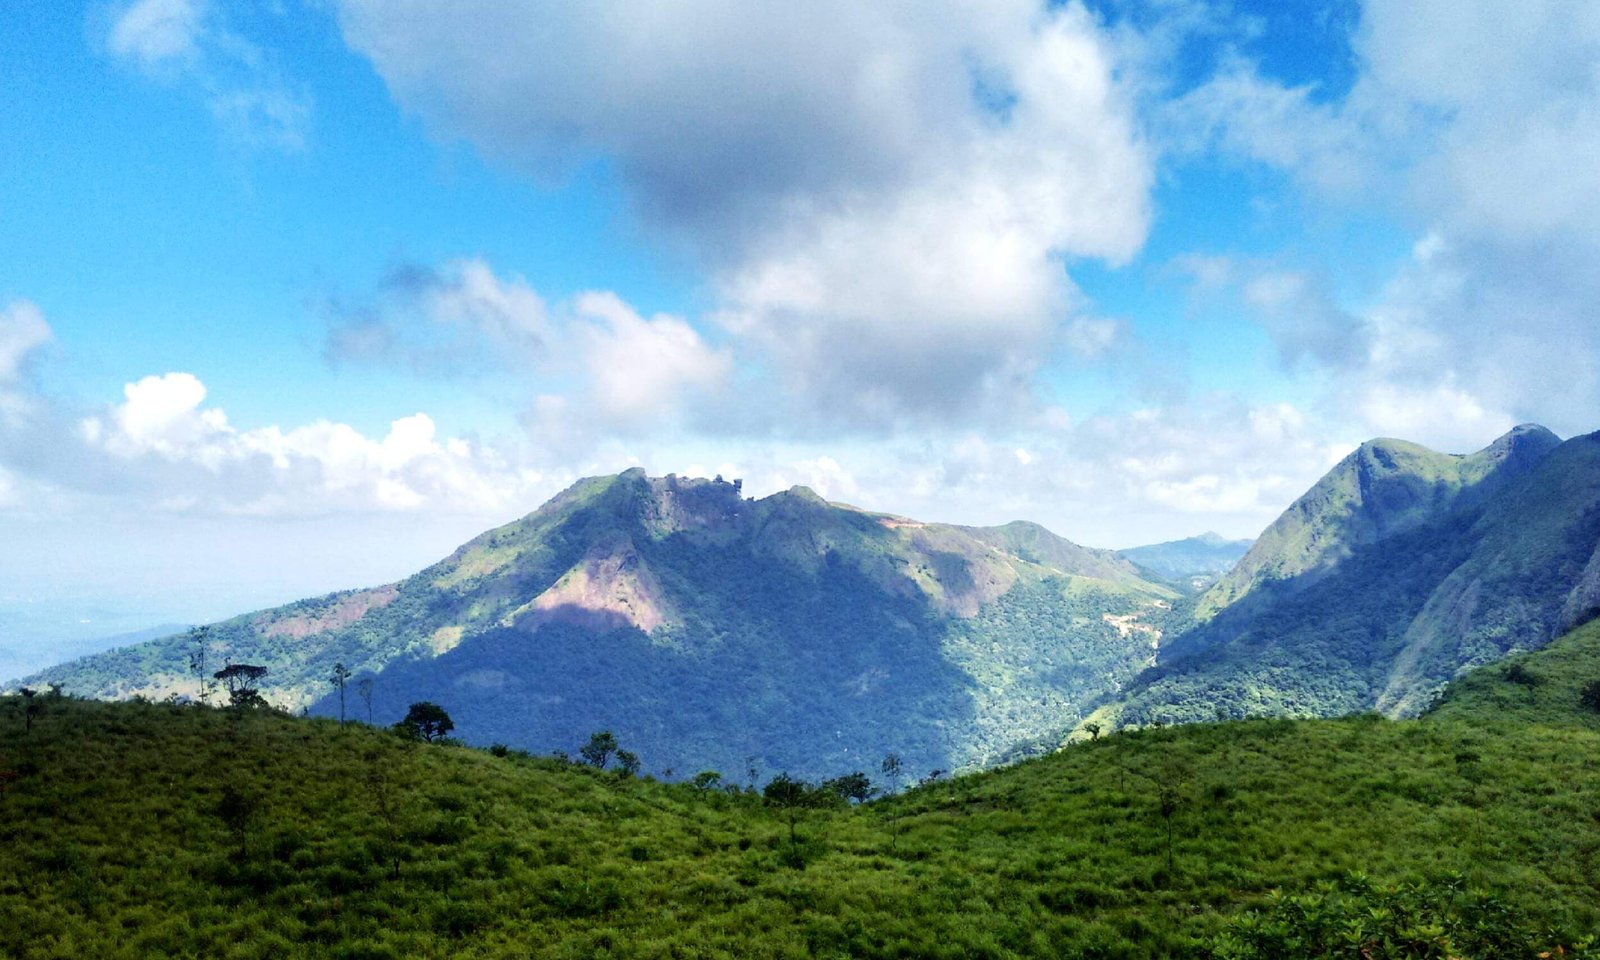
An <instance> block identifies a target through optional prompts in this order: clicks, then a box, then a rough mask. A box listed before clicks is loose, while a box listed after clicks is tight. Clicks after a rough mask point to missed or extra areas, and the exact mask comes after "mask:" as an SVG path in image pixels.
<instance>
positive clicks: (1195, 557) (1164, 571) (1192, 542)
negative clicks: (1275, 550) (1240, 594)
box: [1117, 532, 1255, 584]
mask: <svg viewBox="0 0 1600 960" xmlns="http://www.w3.org/2000/svg"><path fill="white" fill-rule="evenodd" d="M1253 543H1255V541H1254V540H1228V539H1225V538H1224V537H1222V536H1220V535H1219V534H1216V533H1211V532H1207V533H1202V534H1201V535H1200V536H1198V537H1188V538H1185V539H1183V540H1169V541H1167V542H1166V543H1153V544H1150V545H1148V546H1143V547H1129V548H1128V549H1126V550H1118V551H1117V553H1118V554H1119V555H1120V556H1122V557H1124V558H1125V559H1128V560H1132V561H1133V562H1134V563H1136V564H1138V565H1139V566H1141V567H1143V568H1145V569H1146V570H1149V571H1150V572H1152V573H1154V574H1157V575H1158V576H1162V577H1165V578H1166V579H1168V580H1174V581H1178V582H1183V583H1190V584H1193V583H1194V582H1195V581H1201V582H1202V584H1206V583H1210V582H1211V581H1214V580H1215V579H1216V578H1217V577H1219V576H1221V575H1222V574H1224V573H1227V572H1228V571H1229V570H1231V569H1233V565H1234V564H1236V563H1238V562H1239V558H1240V557H1243V556H1244V555H1245V552H1246V551H1248V550H1249V549H1250V545H1251V544H1253Z"/></svg>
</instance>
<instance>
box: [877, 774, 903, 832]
mask: <svg viewBox="0 0 1600 960" xmlns="http://www.w3.org/2000/svg"><path fill="white" fill-rule="evenodd" d="M878 769H880V770H882V771H883V776H884V778H885V779H886V780H888V781H889V794H890V796H893V795H894V794H897V793H899V792H900V777H901V776H902V775H903V774H904V769H903V767H902V766H901V763H900V754H898V753H888V754H885V755H884V757H883V763H882V764H880V765H879V767H878ZM899 846H900V809H899V807H897V806H896V807H890V808H889V849H891V850H894V849H897V848H898V847H899Z"/></svg>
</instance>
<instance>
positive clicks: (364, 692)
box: [356, 677, 372, 727]
mask: <svg viewBox="0 0 1600 960" xmlns="http://www.w3.org/2000/svg"><path fill="white" fill-rule="evenodd" d="M356 693H358V694H360V695H361V700H362V702H363V703H365V704H366V705H367V726H369V727H370V726H371V725H372V678H371V677H362V678H361V679H360V680H358V681H356Z"/></svg>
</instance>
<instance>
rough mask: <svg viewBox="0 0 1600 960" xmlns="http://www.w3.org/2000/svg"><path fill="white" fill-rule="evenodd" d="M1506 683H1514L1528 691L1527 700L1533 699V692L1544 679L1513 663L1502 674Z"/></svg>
mask: <svg viewBox="0 0 1600 960" xmlns="http://www.w3.org/2000/svg"><path fill="white" fill-rule="evenodd" d="M1503 676H1504V677H1505V680H1506V682H1507V683H1514V684H1517V685H1518V686H1520V687H1523V688H1524V689H1526V690H1527V691H1528V697H1529V699H1532V698H1533V695H1534V691H1535V690H1537V689H1538V688H1539V687H1540V686H1542V685H1543V684H1544V677H1543V676H1541V675H1539V674H1537V673H1534V672H1533V671H1532V670H1529V669H1528V668H1527V667H1524V666H1523V665H1522V664H1520V663H1513V664H1512V665H1511V666H1509V667H1507V668H1506V672H1505V673H1504V674H1503Z"/></svg>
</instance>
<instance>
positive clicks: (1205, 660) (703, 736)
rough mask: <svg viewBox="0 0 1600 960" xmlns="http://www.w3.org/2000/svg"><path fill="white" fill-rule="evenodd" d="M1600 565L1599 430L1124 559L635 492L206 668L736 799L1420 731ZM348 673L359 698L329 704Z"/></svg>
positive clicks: (67, 678)
mask: <svg viewBox="0 0 1600 960" xmlns="http://www.w3.org/2000/svg"><path fill="white" fill-rule="evenodd" d="M1597 545H1600V434H1593V435H1589V436H1584V437H1577V438H1574V439H1571V440H1568V441H1565V442H1562V441H1561V440H1560V439H1559V438H1557V437H1556V436H1555V435H1554V434H1552V433H1550V432H1549V431H1548V430H1545V429H1543V428H1541V427H1536V426H1531V425H1529V426H1522V427H1518V428H1516V429H1514V430H1512V431H1511V432H1510V433H1508V434H1506V435H1505V436H1504V437H1501V438H1500V439H1499V440H1497V441H1495V443H1493V444H1491V445H1490V446H1489V447H1487V448H1485V449H1484V450H1481V451H1478V452H1477V453H1473V454H1470V455H1464V456H1461V455H1451V454H1442V453H1437V452H1434V451H1431V450H1428V449H1426V448H1424V447H1421V446H1418V445H1416V444H1412V443H1407V442H1404V441H1399V440H1387V439H1384V440H1374V441H1370V442H1368V443H1366V444H1363V445H1362V446H1361V447H1360V448H1359V449H1357V450H1356V451H1354V452H1353V453H1351V454H1350V455H1349V456H1348V457H1346V458H1345V459H1344V460H1342V461H1341V462H1340V463H1339V464H1337V465H1336V466H1335V467H1334V468H1333V469H1332V470H1330V471H1329V473H1328V474H1327V475H1326V476H1324V477H1323V478H1322V479H1321V480H1319V481H1318V482H1317V483H1316V484H1315V485H1314V486H1313V487H1312V488H1311V489H1310V490H1309V491H1307V492H1306V494H1305V495H1303V496H1302V497H1300V498H1299V499H1298V500H1296V501H1295V503H1294V504H1292V505H1291V506H1290V507H1289V508H1288V509H1287V510H1286V511H1285V512H1284V513H1283V515H1282V516H1280V517H1279V518H1278V519H1277V520H1276V521H1275V522H1274V523H1273V524H1272V525H1271V526H1270V527H1268V528H1267V530H1266V531H1265V532H1263V534H1262V535H1261V537H1260V538H1259V539H1257V540H1256V541H1254V542H1253V543H1250V542H1248V541H1223V540H1221V538H1219V537H1215V536H1214V535H1213V536H1207V537H1200V538H1191V539H1190V540H1187V541H1174V542H1172V543H1167V544H1158V545H1155V546H1152V547H1144V548H1134V549H1132V550H1127V551H1122V552H1120V553H1118V552H1112V551H1106V550H1096V549H1091V548H1086V547H1082V546H1079V545H1077V544H1074V543H1072V542H1070V541H1068V540H1065V539H1063V538H1061V537H1058V536H1056V535H1054V534H1052V533H1051V532H1049V531H1048V530H1045V529H1044V528H1043V527H1040V526H1038V525H1035V524H1030V523H1023V522H1017V523H1011V524H1007V525H1004V526H1000V527H963V526H956V525H948V524H938V523H924V522H919V521H915V520H911V519H908V518H905V517H899V516H895V515H891V514H884V513H874V512H870V511H866V510H861V509H858V508H855V507H851V506H847V505H843V504H834V503H828V502H826V501H824V500H823V499H822V498H820V497H818V496H817V495H816V494H815V493H813V492H811V491H810V490H807V489H805V488H803V487H796V488H794V489H791V490H788V491H785V492H782V493H778V494H775V495H772V496H769V497H765V498H762V499H749V498H745V497H744V496H743V494H742V490H741V487H740V484H739V483H738V482H737V481H735V482H733V483H728V482H723V481H722V480H721V478H718V479H716V480H701V479H688V478H680V477H675V476H668V477H664V478H650V477H648V476H646V475H645V473H644V472H643V471H641V470H630V471H627V472H625V473H622V474H619V475H617V476H607V477H594V478H589V479H586V480H582V481H579V482H578V483H577V484H575V485H573V486H572V487H571V488H569V489H568V490H566V491H565V492H563V493H561V494H560V495H558V496H557V497H555V498H554V499H552V500H551V501H550V502H549V503H547V504H545V505H544V506H543V507H541V508H540V509H539V510H537V511H535V512H534V513H532V514H529V515H528V516H526V517H524V518H523V519H521V520H518V521H516V522H514V523H511V524H508V525H506V526H504V527H500V528H497V529H495V530H491V531H489V532H487V533H485V534H483V535H481V536H479V537H477V538H476V539H474V540H472V541H471V542H469V543H467V544H465V545H463V546H462V547H461V548H460V549H458V550H457V551H456V552H455V553H453V554H452V555H451V556H449V557H447V558H445V559H444V560H441V561H440V562H439V563H436V564H434V565H433V566H431V567H429V568H427V569H425V570H423V571H421V572H420V573H418V574H416V575H414V576H412V577H410V578H407V579H405V580H403V581H400V582H398V583H394V584H389V585H385V586H382V587H377V588H373V589H368V590H358V591H349V592H344V593H338V594H333V595H329V596H326V597H320V598H316V599H312V600H305V601H301V602H299V603H295V604H290V605H288V606H285V607H280V608H276V609H272V610H266V611H260V612H256V613H251V614H246V615H243V616H240V617H236V618H233V619H232V620H228V621H225V622H222V623H219V624H214V625H211V627H210V628H209V631H208V640H207V643H208V648H209V649H208V656H209V657H210V662H211V664H213V665H215V666H220V665H221V664H222V663H223V662H225V661H233V662H249V663H254V664H259V665H262V666H265V667H267V669H268V671H269V672H268V677H267V682H266V685H265V686H264V687H263V689H262V692H263V693H264V694H265V695H266V696H267V698H268V699H269V700H270V701H271V702H273V703H275V704H278V705H281V706H284V707H287V708H290V709H294V710H300V709H306V710H309V711H310V712H312V713H315V714H321V715H329V714H336V713H338V712H339V711H340V710H341V709H343V710H344V711H345V712H347V713H348V714H349V715H351V716H354V717H358V718H360V719H370V720H373V721H374V722H392V721H393V720H395V719H397V718H398V717H399V715H400V714H401V713H403V712H404V710H405V707H406V705H407V704H408V703H411V702H414V701H417V700H432V701H435V702H438V703H441V704H444V705H446V706H447V708H448V709H449V711H450V713H451V715H452V717H453V718H454V719H455V721H456V727H457V733H458V734H459V735H460V736H461V737H463V738H464V739H467V740H468V741H469V742H475V743H480V744H487V743H493V742H501V743H506V744H510V745H514V746H518V747H525V748H528V749H534V750H538V751H541V752H548V751H551V750H571V749H574V748H575V747H577V746H578V745H579V744H581V743H582V742H583V741H584V740H585V739H586V738H587V736H588V735H589V734H590V733H591V732H593V731H596V730H602V729H610V730H613V731H614V732H615V733H616V734H617V736H618V737H619V739H620V740H621V741H622V742H623V743H624V745H626V746H628V747H629V748H630V749H633V750H635V751H636V752H638V753H639V754H641V755H642V756H643V757H644V758H645V760H646V763H647V765H648V767H649V768H650V769H652V770H654V771H656V772H658V773H663V774H669V775H673V776H687V775H690V774H692V773H693V772H695V771H696V770H699V769H702V768H715V769H718V770H721V771H724V772H737V773H738V774H739V775H740V777H741V778H743V779H749V780H755V779H757V778H758V776H761V775H763V774H768V775H769V774H771V773H772V772H775V771H780V770H783V771H791V772H794V773H796V774H797V775H805V776H814V775H821V774H825V773H836V772H838V771H840V770H847V769H869V768H875V767H876V765H877V763H878V761H879V759H880V758H881V757H882V756H883V755H884V754H885V753H887V752H891V751H892V752H896V753H898V754H899V755H900V756H901V757H902V758H903V759H904V761H905V762H906V764H907V766H908V767H909V768H911V769H918V770H931V769H960V768H968V767H975V766H984V765H990V764H993V763H995V762H998V761H1002V760H1006V759H1010V758H1014V757H1017V756H1020V755H1025V754H1027V753H1031V752H1038V751H1041V750H1046V749H1050V748H1052V747H1054V746H1055V745H1056V744H1058V743H1059V742H1060V740H1061V739H1062V737H1063V736H1065V735H1066V734H1067V733H1068V732H1069V731H1072V730H1073V729H1074V728H1076V729H1077V730H1078V731H1079V733H1080V734H1081V733H1083V732H1086V731H1088V730H1089V727H1088V726H1087V724H1090V723H1093V724H1096V725H1097V726H1098V728H1106V729H1109V728H1114V727H1137V726H1143V725H1148V724H1151V723H1155V722H1163V723H1165V722H1183V721H1192V720H1205V719H1215V718H1217V717H1247V716H1260V715H1290V716H1313V715H1339V714H1345V713H1350V712H1355V711H1364V710H1379V711H1382V712H1385V713H1388V714H1391V715H1396V716H1399V715H1411V714H1415V713H1417V712H1419V711H1421V710H1422V709H1423V708H1424V707H1425V706H1426V705H1427V704H1428V703H1429V702H1430V701H1431V700H1432V698H1433V697H1434V696H1435V694H1436V693H1437V692H1438V691H1439V690H1440V689H1441V688H1442V687H1443V685H1444V684H1445V683H1446V682H1447V681H1449V680H1450V679H1451V678H1453V677H1455V676H1458V675H1459V674H1461V673H1462V672H1464V671H1465V670H1468V669H1470V668H1472V667H1474V666H1478V665H1481V664H1484V663H1488V662H1491V661H1493V660H1496V659H1498V658H1500V657H1502V656H1504V655H1506V654H1507V653H1509V652H1513V651H1517V650H1528V649H1535V648H1538V647H1540V646H1543V645H1544V644H1545V643H1547V642H1548V641H1549V640H1550V639H1551V638H1553V637H1554V636H1556V635H1558V634H1559V633H1560V632H1561V631H1563V630H1565V629H1567V628H1569V627H1571V626H1573V625H1574V624H1578V623H1581V622H1583V621H1584V620H1586V619H1588V618H1589V617H1591V616H1593V615H1594V614H1595V613H1596V611H1597V610H1600V549H1597ZM1241 554H1242V556H1240V555H1241ZM1230 557H1235V558H1238V559H1237V562H1236V563H1232V564H1230V562H1229V558H1230ZM1213 581H1214V582H1213ZM1202 588H1203V590H1202ZM1197 590H1202V592H1198V594H1197V593H1196V591H1197ZM193 648H194V644H193V642H192V640H191V639H190V638H189V637H187V636H185V635H177V636H171V637H166V638H162V639H158V640H154V641H150V642H147V643H143V644H138V645H134V646H130V647H126V648H123V649H120V650H115V651H111V652H108V653H104V654H100V655H96V656H91V657H87V658H83V659H80V660H77V661H74V662H72V663H69V664H64V665H62V666H59V667H56V668H52V669H51V670H47V671H44V672H43V673H41V674H38V675H36V676H35V677H32V678H29V680H28V681H27V682H28V683H30V684H32V685H35V686H39V685H42V684H44V683H59V684H61V685H62V686H63V687H65V688H66V689H67V690H68V691H69V692H72V693H76V694H81V695H88V696H94V697H100V698H125V697H129V696H134V695H139V696H143V697H147V698H153V699H160V698H166V697H190V696H194V695H196V694H197V693H198V684H197V680H196V678H195V675H194V673H193V672H192V671H191V670H190V660H189V657H190V653H191V652H192V651H193ZM335 663H343V664H345V665H346V666H347V667H348V668H349V669H350V670H351V671H353V677H352V679H351V683H350V685H349V686H347V688H346V690H345V691H344V697H343V705H342V707H341V703H340V698H339V696H338V695H337V694H336V693H335V692H334V690H333V688H332V686H331V685H330V680H329V678H330V677H331V675H332V673H333V668H334V665H335ZM364 681H370V686H369V685H368V684H367V683H365V682H364ZM363 688H365V689H367V691H368V693H369V694H370V702H369V701H368V699H367V698H365V697H361V696H358V693H357V691H358V690H361V689H363Z"/></svg>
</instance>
